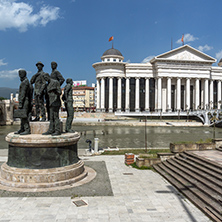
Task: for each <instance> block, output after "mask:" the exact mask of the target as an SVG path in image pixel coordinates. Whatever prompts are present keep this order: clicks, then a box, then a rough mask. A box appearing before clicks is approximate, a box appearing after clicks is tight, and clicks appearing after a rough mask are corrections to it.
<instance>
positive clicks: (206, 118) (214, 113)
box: [115, 109, 222, 126]
mask: <svg viewBox="0 0 222 222" xmlns="http://www.w3.org/2000/svg"><path fill="white" fill-rule="evenodd" d="M115 115H116V116H127V117H151V118H152V117H155V118H158V117H159V118H160V119H162V117H174V118H175V117H178V119H180V118H181V117H185V118H187V120H188V119H189V117H191V118H192V117H197V118H198V119H199V120H200V121H201V122H202V123H203V125H208V126H211V125H212V124H213V123H214V121H215V124H216V125H217V124H218V123H220V122H221V121H222V120H221V119H222V112H221V110H218V109H211V110H197V111H177V112H115Z"/></svg>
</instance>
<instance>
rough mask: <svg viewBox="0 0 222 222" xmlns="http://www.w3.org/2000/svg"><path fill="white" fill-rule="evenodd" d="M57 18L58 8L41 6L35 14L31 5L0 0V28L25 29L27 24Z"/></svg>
mask: <svg viewBox="0 0 222 222" xmlns="http://www.w3.org/2000/svg"><path fill="white" fill-rule="evenodd" d="M58 18H59V8H58V7H53V6H43V7H41V9H40V11H39V12H38V13H36V14H34V13H33V7H32V6H31V5H29V4H27V3H24V2H17V0H15V1H13V0H0V30H6V29H8V28H16V29H18V30H19V31H20V32H25V31H27V29H28V27H29V26H37V25H42V26H45V25H46V24H47V23H48V22H50V21H53V20H56V19H58Z"/></svg>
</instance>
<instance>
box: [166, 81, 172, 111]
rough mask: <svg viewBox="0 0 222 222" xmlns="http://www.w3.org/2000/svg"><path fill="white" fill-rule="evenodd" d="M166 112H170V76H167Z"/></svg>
mask: <svg viewBox="0 0 222 222" xmlns="http://www.w3.org/2000/svg"><path fill="white" fill-rule="evenodd" d="M166 111H167V112H171V111H172V108H171V78H170V77H168V78H167V109H166Z"/></svg>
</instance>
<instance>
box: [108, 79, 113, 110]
mask: <svg viewBox="0 0 222 222" xmlns="http://www.w3.org/2000/svg"><path fill="white" fill-rule="evenodd" d="M109 112H110V113H112V112H113V77H110V78H109Z"/></svg>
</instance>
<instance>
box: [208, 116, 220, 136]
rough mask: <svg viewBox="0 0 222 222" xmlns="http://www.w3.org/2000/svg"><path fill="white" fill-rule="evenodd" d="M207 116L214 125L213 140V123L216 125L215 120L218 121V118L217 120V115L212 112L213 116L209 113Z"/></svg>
mask: <svg viewBox="0 0 222 222" xmlns="http://www.w3.org/2000/svg"><path fill="white" fill-rule="evenodd" d="M207 115H208V117H209V119H210V121H211V122H213V124H214V129H213V139H215V123H216V120H218V118H217V113H216V112H214V113H213V116H212V114H211V113H210V112H209V113H208V114H207Z"/></svg>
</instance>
